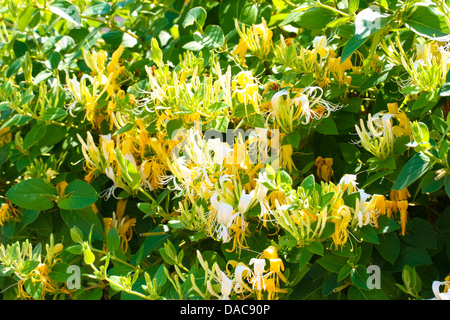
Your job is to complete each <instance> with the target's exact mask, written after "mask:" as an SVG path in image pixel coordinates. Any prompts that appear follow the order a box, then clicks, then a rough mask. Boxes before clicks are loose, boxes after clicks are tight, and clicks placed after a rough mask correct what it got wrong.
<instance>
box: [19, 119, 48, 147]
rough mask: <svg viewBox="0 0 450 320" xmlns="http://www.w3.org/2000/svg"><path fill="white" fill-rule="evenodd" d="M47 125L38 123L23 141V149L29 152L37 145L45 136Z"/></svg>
mask: <svg viewBox="0 0 450 320" xmlns="http://www.w3.org/2000/svg"><path fill="white" fill-rule="evenodd" d="M45 131H46V124H45V122H42V121H41V122H38V123H36V125H34V126H33V127H32V128H31V130H30V131H28V133H27V135H26V136H25V138H24V139H23V149H24V150H27V149H28V148H30V147H31V146H32V145H34V144H36V143H38V142H39V140H41V139H42V138H43V137H44V136H45Z"/></svg>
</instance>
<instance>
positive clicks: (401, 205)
mask: <svg viewBox="0 0 450 320" xmlns="http://www.w3.org/2000/svg"><path fill="white" fill-rule="evenodd" d="M397 208H398V210H399V211H400V226H401V227H402V236H404V235H405V233H406V221H407V219H408V201H406V200H400V201H397Z"/></svg>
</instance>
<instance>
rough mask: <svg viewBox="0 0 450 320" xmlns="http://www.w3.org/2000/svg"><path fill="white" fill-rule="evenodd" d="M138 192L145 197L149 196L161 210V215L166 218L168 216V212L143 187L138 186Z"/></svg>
mask: <svg viewBox="0 0 450 320" xmlns="http://www.w3.org/2000/svg"><path fill="white" fill-rule="evenodd" d="M138 190H139V191H140V192H142V193H143V194H144V195H145V196H146V197H147V198H149V199H150V200H151V201H152V202H153V203H154V204H155V205H156V206H157V207H158V208H159V209H160V210H161V211H162V214H161V215H162V216H163V217H164V218H166V219H168V218H169V214H168V213H167V212H166V211H165V210H164V208H163V207H161V205H160V204H158V203H157V202H156V200H155V198H153V197H152V196H151V195H150V194H149V193H148V192H147V191H145V190H144V189H143V188H139V189H138Z"/></svg>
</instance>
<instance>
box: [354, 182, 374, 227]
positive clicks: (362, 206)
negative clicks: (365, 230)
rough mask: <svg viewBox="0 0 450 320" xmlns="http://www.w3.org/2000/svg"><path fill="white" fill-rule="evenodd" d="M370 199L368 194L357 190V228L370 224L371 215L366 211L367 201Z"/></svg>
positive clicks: (367, 207)
mask: <svg viewBox="0 0 450 320" xmlns="http://www.w3.org/2000/svg"><path fill="white" fill-rule="evenodd" d="M370 197H371V195H370V194H368V193H366V192H365V191H364V190H363V189H360V190H359V198H357V199H356V207H355V212H356V221H357V222H358V226H359V227H360V228H362V227H363V226H365V225H367V224H369V223H370V222H371V213H370V211H369V210H368V209H369V206H368V204H367V200H368V199H369V198H370Z"/></svg>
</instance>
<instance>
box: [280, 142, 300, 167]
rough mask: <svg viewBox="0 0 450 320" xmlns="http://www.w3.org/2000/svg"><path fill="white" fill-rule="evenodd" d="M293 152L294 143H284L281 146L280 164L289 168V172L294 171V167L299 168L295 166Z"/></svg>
mask: <svg viewBox="0 0 450 320" xmlns="http://www.w3.org/2000/svg"><path fill="white" fill-rule="evenodd" d="M293 153H294V149H293V147H292V145H290V144H284V145H282V146H281V152H280V165H281V167H282V168H285V169H288V170H289V172H292V170H293V169H297V168H296V167H295V164H294V161H293V160H292V154H293Z"/></svg>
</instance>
